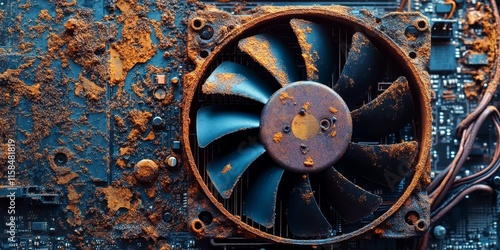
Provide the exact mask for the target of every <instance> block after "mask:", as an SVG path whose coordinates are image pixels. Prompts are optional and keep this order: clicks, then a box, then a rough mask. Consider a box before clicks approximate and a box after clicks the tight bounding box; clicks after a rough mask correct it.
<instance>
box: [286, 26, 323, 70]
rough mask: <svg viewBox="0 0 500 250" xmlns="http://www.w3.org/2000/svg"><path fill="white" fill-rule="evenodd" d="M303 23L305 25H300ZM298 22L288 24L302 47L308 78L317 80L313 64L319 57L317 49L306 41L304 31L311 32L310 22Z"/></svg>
mask: <svg viewBox="0 0 500 250" xmlns="http://www.w3.org/2000/svg"><path fill="white" fill-rule="evenodd" d="M302 23H304V24H305V27H301V25H300V24H302ZM300 24H299V23H298V22H295V21H292V22H290V25H291V26H292V28H293V31H294V32H295V35H296V36H297V40H298V42H299V45H300V48H301V49H302V57H303V58H304V62H305V65H306V74H307V79H308V80H318V78H319V77H318V69H317V68H316V66H315V63H316V61H317V60H318V59H319V55H318V52H317V51H314V50H313V49H312V45H311V44H310V43H308V42H307V39H306V33H308V34H311V32H312V29H311V27H310V26H309V25H310V22H308V21H304V20H301V21H300Z"/></svg>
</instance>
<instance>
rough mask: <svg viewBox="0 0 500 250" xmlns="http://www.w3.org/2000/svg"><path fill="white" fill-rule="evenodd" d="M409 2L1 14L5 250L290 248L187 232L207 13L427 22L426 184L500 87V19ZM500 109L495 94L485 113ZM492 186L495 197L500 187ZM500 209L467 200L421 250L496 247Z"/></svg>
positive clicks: (54, 4) (82, 3)
mask: <svg viewBox="0 0 500 250" xmlns="http://www.w3.org/2000/svg"><path fill="white" fill-rule="evenodd" d="M405 3H406V1H405V2H404V3H402V2H400V1H348V2H333V1H322V2H315V3H312V2H305V1H194V0H193V1H192V0H188V1H180V0H157V1H142V0H139V1H127V0H93V1H91V0H72V1H66V0H55V1H45V0H19V1H13V0H0V27H2V29H1V30H2V32H1V33H0V90H1V94H0V138H1V142H0V143H1V144H0V146H1V147H0V153H1V154H0V215H1V216H0V226H1V227H2V230H1V231H0V248H2V249H280V248H283V246H281V245H275V244H271V243H267V242H266V241H262V240H253V239H242V238H241V237H234V238H231V239H219V238H209V239H207V238H200V237H197V236H196V234H195V233H193V230H192V229H191V226H190V221H188V213H189V208H190V206H195V205H196V204H190V203H189V201H188V200H189V195H190V192H191V189H190V188H191V185H192V179H190V176H189V171H188V170H187V168H186V167H185V166H184V163H185V161H186V159H185V155H184V153H183V151H182V149H183V145H182V139H181V137H182V134H181V127H182V124H181V112H182V109H183V106H182V103H183V89H184V77H185V75H186V74H187V73H189V72H191V71H192V70H193V69H194V68H195V65H194V64H193V62H192V61H190V60H189V55H187V51H188V49H187V48H186V39H187V37H186V32H187V30H188V26H189V22H190V21H189V18H190V16H191V15H192V14H193V13H196V12H197V11H200V10H204V9H210V8H216V9H219V10H221V11H226V12H227V13H230V14H231V15H242V16H244V15H248V13H252V10H253V9H255V8H257V7H259V6H267V5H273V6H301V5H319V6H329V5H334V4H335V5H337V4H339V5H345V6H348V7H351V8H352V9H353V10H354V11H355V12H357V13H359V12H360V11H361V10H362V9H367V10H368V11H370V12H371V13H373V15H375V16H377V17H382V16H384V15H386V14H387V13H390V12H394V11H398V9H399V11H415V12H420V13H422V14H423V15H424V16H425V17H427V18H428V21H429V23H430V26H431V54H430V60H429V62H428V65H427V69H428V72H429V76H430V89H431V93H430V96H431V101H432V103H431V105H432V116H433V124H432V149H431V152H430V156H431V169H430V177H431V180H432V179H434V178H435V177H436V176H438V175H439V173H441V172H442V171H443V170H444V169H445V168H446V167H447V166H448V165H449V164H450V163H452V161H453V160H454V159H455V157H456V155H457V154H458V151H459V148H460V142H461V139H460V137H459V135H457V127H458V126H459V124H460V122H461V121H462V120H463V119H464V118H466V117H467V115H468V114H470V113H471V112H473V110H474V109H475V108H476V107H477V106H478V104H479V100H480V98H481V97H482V96H483V95H484V93H485V90H486V89H487V88H488V86H489V85H488V83H489V82H491V81H492V80H493V79H492V77H491V75H492V72H494V71H495V69H496V67H495V66H496V65H495V61H496V60H497V59H496V56H497V55H496V54H495V51H496V49H497V48H496V46H497V45H496V42H497V40H498V36H499V34H498V33H497V29H496V21H498V20H496V21H495V20H494V16H493V10H492V8H493V7H492V5H491V3H490V2H489V1H478V0H469V1H467V0H455V1H438V0H435V1H422V0H420V1H419V0H415V1H410V0H408V3H406V4H405ZM400 8H402V9H400ZM390 84H391V83H390V82H379V83H378V89H379V90H384V89H386V88H387V86H388V85H390ZM499 103H500V99H499V97H498V96H497V95H496V94H495V95H494V96H493V98H492V105H494V106H498V104H499ZM395 138H398V139H399V138H402V140H404V141H409V140H412V139H413V131H412V130H411V128H410V127H406V128H405V129H402V130H401V131H400V133H399V134H393V135H391V136H388V137H387V138H384V139H383V140H385V141H391V140H393V141H395V140H396V139H395ZM496 138H497V131H496V130H495V126H494V125H493V122H491V121H489V120H487V121H486V122H485V123H484V125H483V126H482V127H481V129H480V131H479V132H478V134H477V138H476V139H475V141H474V145H473V148H472V151H471V153H470V155H469V156H468V158H467V161H466V162H465V163H464V166H463V167H462V169H461V171H460V173H459V174H458V176H457V178H458V179H459V178H462V177H466V176H469V175H472V174H474V173H477V172H480V171H481V170H483V169H485V168H486V167H487V166H488V165H489V164H490V162H491V161H492V160H493V154H494V152H495V149H496V147H497V141H496ZM248 143H252V142H251V141H249V142H248ZM485 184H486V185H490V186H491V187H493V188H494V189H495V190H497V189H498V188H500V174H495V175H494V176H493V177H492V178H490V179H488V180H487V181H486V182H485ZM499 209H500V198H499V197H497V194H496V193H494V194H487V195H481V194H480V193H477V194H476V193H474V194H472V195H470V196H467V197H466V198H465V199H464V200H463V201H461V202H460V203H458V204H457V205H456V206H455V207H454V208H453V209H452V210H451V211H450V212H449V213H448V214H446V215H445V216H443V217H442V218H441V220H439V221H438V224H437V225H433V226H432V227H431V228H430V229H429V232H430V238H429V243H428V245H427V247H428V249H498V234H499V233H500V231H499V230H500V228H499V227H498V221H499V212H500V210H499ZM200 216H201V214H200ZM211 216H212V215H210V214H208V215H206V217H203V216H201V217H200V220H201V221H205V220H209V221H211V220H212V218H209V219H207V217H211ZM228 230H229V229H228ZM231 230H235V231H236V229H231ZM417 242H418V238H417V239H416V238H411V239H372V240H367V239H355V240H352V241H349V242H343V243H342V244H340V245H327V246H321V247H324V248H325V249H329V248H334V247H341V248H343V249H344V248H345V249H414V248H415V246H416V244H417ZM287 247H289V248H293V247H292V246H287ZM315 247H316V246H315ZM318 247H319V246H318ZM297 248H303V247H299V246H297ZM304 248H305V247H304ZM309 248H311V247H309Z"/></svg>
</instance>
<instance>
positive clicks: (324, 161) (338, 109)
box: [260, 81, 352, 173]
mask: <svg viewBox="0 0 500 250" xmlns="http://www.w3.org/2000/svg"><path fill="white" fill-rule="evenodd" d="M260 124H261V129H260V139H261V141H262V143H263V144H264V146H265V148H266V150H267V152H268V153H269V155H270V156H271V157H272V158H273V159H274V160H275V161H276V162H277V163H278V164H279V165H281V166H282V167H283V168H285V169H287V170H290V171H293V172H298V173H313V172H318V171H321V170H323V169H325V168H327V167H329V166H332V165H333V164H334V163H335V162H337V161H338V160H339V159H340V158H341V157H342V155H343V154H344V153H345V151H346V150H347V147H348V146H349V142H350V141H351V134H352V120H351V115H350V112H349V108H348V107H347V105H346V104H345V102H344V100H342V98H341V97H340V96H339V95H338V94H337V93H336V92H335V91H333V90H332V89H331V88H328V87H327V86H325V85H323V84H320V83H316V82H312V81H299V82H294V83H291V84H288V85H287V86H285V87H283V88H281V89H279V90H278V91H276V93H274V94H273V96H271V98H270V100H269V101H268V102H267V104H266V105H265V107H264V109H263V111H262V115H261V118H260Z"/></svg>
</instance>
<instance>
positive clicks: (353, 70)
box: [333, 32, 385, 109]
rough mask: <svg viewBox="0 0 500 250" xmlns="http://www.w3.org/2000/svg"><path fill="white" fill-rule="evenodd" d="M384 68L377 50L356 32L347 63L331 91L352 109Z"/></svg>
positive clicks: (382, 60) (379, 76) (375, 81)
mask: <svg viewBox="0 0 500 250" xmlns="http://www.w3.org/2000/svg"><path fill="white" fill-rule="evenodd" d="M384 67H385V60H384V58H383V57H382V55H381V54H380V52H379V51H378V50H377V48H375V46H373V44H372V43H371V42H370V41H369V40H368V38H366V37H365V36H364V35H363V34H362V33H360V32H356V33H355V34H354V35H353V37H352V43H351V49H350V50H349V54H348V56H347V62H346V63H345V65H344V69H343V70H342V73H341V74H340V77H339V80H338V81H337V85H335V86H334V88H333V90H335V92H337V93H338V94H339V95H340V96H341V97H342V98H343V99H344V101H345V102H346V104H347V106H348V107H349V108H350V109H353V108H354V107H355V105H357V104H358V103H360V102H361V101H362V100H363V98H364V97H365V94H366V91H367V90H368V87H370V86H374V85H375V84H377V81H378V80H379V79H381V78H382V76H383V73H384Z"/></svg>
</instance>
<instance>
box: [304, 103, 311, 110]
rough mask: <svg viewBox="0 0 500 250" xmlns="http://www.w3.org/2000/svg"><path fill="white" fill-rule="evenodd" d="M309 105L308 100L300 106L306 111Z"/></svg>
mask: <svg viewBox="0 0 500 250" xmlns="http://www.w3.org/2000/svg"><path fill="white" fill-rule="evenodd" d="M309 106H311V104H310V103H309V102H306V103H305V104H304V105H303V106H302V108H303V109H304V110H305V111H308V110H309Z"/></svg>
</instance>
